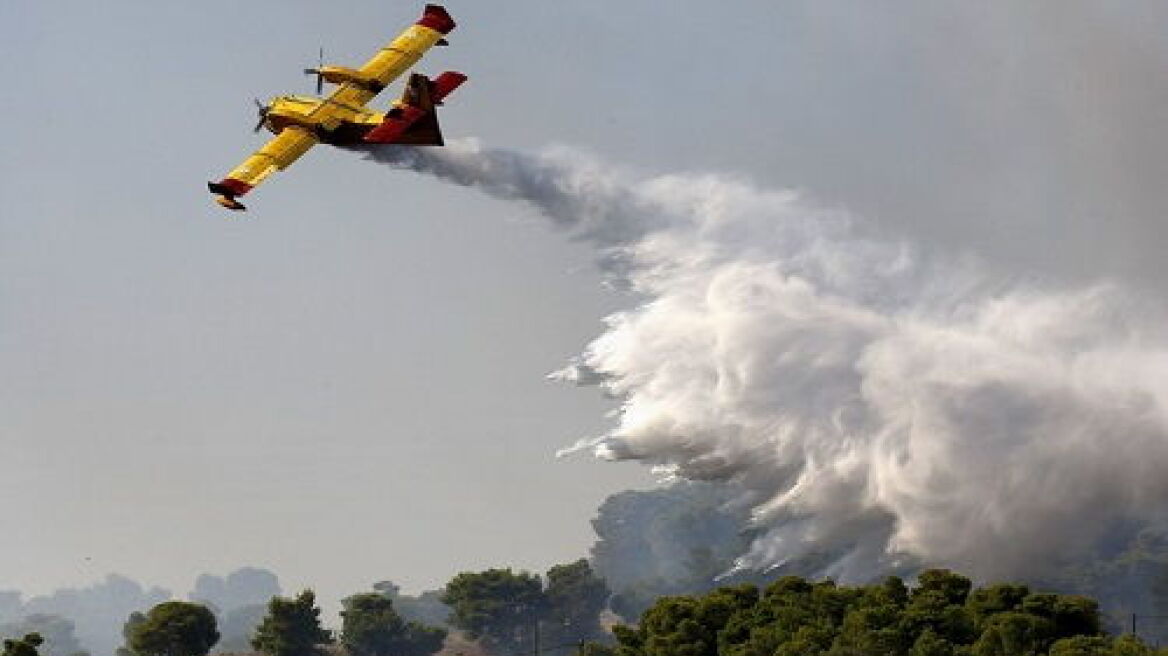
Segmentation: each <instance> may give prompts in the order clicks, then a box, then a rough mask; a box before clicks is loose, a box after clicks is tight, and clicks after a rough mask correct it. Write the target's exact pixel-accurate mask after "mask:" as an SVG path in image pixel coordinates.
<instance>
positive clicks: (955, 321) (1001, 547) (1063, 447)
mask: <svg viewBox="0 0 1168 656" xmlns="http://www.w3.org/2000/svg"><path fill="white" fill-rule="evenodd" d="M367 156H368V157H370V158H372V159H375V160H378V161H381V162H384V163H388V164H392V165H394V166H396V167H399V168H404V169H411V170H415V171H419V172H424V173H428V174H432V175H435V176H437V177H438V178H441V179H443V180H447V181H450V182H453V183H456V184H460V185H467V186H473V187H477V188H479V189H481V190H482V191H484V192H486V193H488V194H490V195H493V196H496V197H500V198H504V199H515V200H519V201H524V202H526V203H528V204H530V205H531V206H533V207H534V208H535V209H537V210H538V211H539V212H541V213H542V214H544V215H546V216H547V217H548V218H550V219H551V220H552V221H553V222H554V223H555V224H557V225H559V226H561V227H563V228H565V229H567V230H569V231H570V232H571V234H573V235H574V236H576V237H578V238H581V239H587V240H591V241H592V242H594V243H595V244H596V245H597V246H598V248H599V249H600V250H601V254H602V257H601V261H602V265H603V266H605V267H606V268H607V269H608V271H609V272H610V273H611V274H612V275H613V276H614V277H617V278H619V279H620V281H621V282H623V283H624V284H626V285H627V286H628V287H629V288H630V289H631V290H632V291H633V292H634V293H635V295H634V297H635V298H638V299H642V301H641V302H639V304H638V305H637V306H636V307H634V308H632V309H630V310H628V311H625V312H621V313H619V314H616V315H613V316H611V317H609V318H608V319H607V326H608V327H607V330H606V331H605V332H604V334H602V335H601V336H599V337H598V338H597V339H596V340H595V341H593V342H592V343H591V344H590V345H589V346H588V348H587V349H586V350H585V352H584V353H583V354H581V355H580V356H579V357H578V359H577V360H576V361H575V362H574V364H573V365H572V366H571V367H569V368H568V369H566V370H565V371H563V372H561V373H560V374H559V377H561V378H563V379H565V380H569V381H576V382H579V383H581V384H595V385H599V386H600V387H602V388H603V389H604V390H605V391H606V392H609V393H611V394H613V395H615V396H616V397H618V398H619V399H621V402H622V403H621V407H620V411H619V417H618V420H617V421H616V425H615V427H614V428H613V429H612V430H611V431H610V432H609V433H608V434H607V435H604V436H601V437H599V438H598V439H596V440H595V441H594V442H593V443H591V446H592V447H594V448H595V451H596V453H597V454H598V455H599V456H601V457H604V458H611V459H636V460H640V461H643V462H645V463H647V464H650V465H653V466H656V467H659V468H662V470H663V471H665V472H667V473H668V474H670V475H673V476H677V477H682V478H686V479H701V480H714V481H727V482H733V483H734V484H735V487H737V488H738V489H742V490H745V492H744V493H743V495H744V496H743V499H742V500H741V501H743V502H746V503H749V504H750V505H751V507H752V508H753V512H752V523H753V527H752V528H753V529H755V530H756V531H758V533H757V535H759V537H758V538H757V539H755V540H754V542H753V544H752V546H751V547H750V549H749V550H748V551H747V552H746V553H743V554H742V555H741V557H740V558H739V566H740V567H743V568H766V567H774V566H779V565H782V564H783V563H786V562H790V561H793V560H797V559H801V558H820V559H822V557H823V555H824V554H830V555H831V556H832V557H831V559H830V561H831V565H830V566H828V567H827V569H826V570H825V571H824V572H823V573H827V574H832V575H835V576H838V577H840V578H842V579H844V580H862V579H867V578H870V577H872V576H874V575H877V574H879V573H880V572H882V571H888V570H889V569H891V568H895V567H897V566H898V565H899V564H900V563H903V562H905V561H906V560H910V559H911V560H915V561H920V562H924V563H927V564H937V565H945V566H951V567H958V568H962V569H964V570H965V571H968V572H970V573H972V574H974V575H976V576H979V577H982V578H992V577H998V576H1017V575H1027V576H1033V575H1039V574H1040V573H1041V569H1042V568H1043V567H1047V566H1054V565H1056V564H1058V563H1059V562H1060V561H1065V560H1067V559H1071V558H1075V557H1077V556H1079V555H1082V554H1084V553H1086V552H1088V551H1089V550H1090V549H1091V548H1092V547H1093V545H1095V544H1096V543H1097V542H1098V541H1099V540H1100V539H1101V538H1103V537H1104V536H1105V535H1106V533H1107V531H1109V530H1110V529H1111V528H1112V527H1113V526H1114V525H1116V524H1117V523H1119V522H1122V521H1150V520H1153V519H1157V518H1160V517H1162V516H1163V514H1164V512H1165V501H1166V500H1168V475H1166V473H1168V414H1166V410H1168V332H1166V330H1165V326H1168V324H1165V322H1164V319H1165V314H1164V313H1163V308H1161V307H1160V306H1159V305H1157V304H1154V303H1151V302H1149V301H1148V300H1146V299H1141V298H1137V297H1134V296H1132V295H1131V294H1128V293H1127V292H1125V290H1123V289H1122V288H1120V287H1118V286H1116V285H1112V284H1102V283H1101V284H1098V285H1094V286H1089V287H1083V288H1075V289H1065V288H1064V289H1052V288H1044V287H1041V286H1037V285H1025V284H1021V283H1016V282H1011V281H1007V280H1000V279H995V278H994V277H993V276H992V275H990V274H988V273H987V272H985V271H984V270H982V268H981V267H979V266H978V265H976V264H974V263H968V262H956V261H952V260H946V259H943V258H941V257H940V256H937V257H935V258H932V259H930V258H928V257H925V256H922V255H920V254H917V253H914V252H913V251H912V249H910V248H908V247H906V246H903V245H899V244H889V243H881V242H878V241H874V240H871V239H867V238H864V237H863V236H862V235H861V233H860V229H859V228H858V227H857V225H856V222H855V221H853V220H852V219H850V218H849V217H848V216H846V215H845V214H843V213H841V212H838V211H829V210H825V209H823V208H821V207H817V206H815V205H813V204H811V203H809V202H807V201H805V200H803V199H801V198H800V197H799V196H798V195H797V194H795V193H792V192H787V191H773V190H763V189H758V188H755V187H754V186H752V185H750V184H748V183H746V182H743V181H740V180H735V179H731V178H727V177H725V176H717V175H666V176H659V177H643V176H638V175H635V174H632V173H630V172H627V171H621V170H617V169H615V168H614V167H612V166H609V165H605V164H603V163H600V162H596V161H593V160H590V159H589V158H586V157H583V156H580V155H578V154H574V153H572V152H570V151H563V150H560V151H553V152H548V153H544V154H540V155H528V154H522V153H515V152H510V151H505V150H497V149H490V148H485V147H482V146H480V145H479V144H478V143H477V142H474V141H466V142H457V143H453V144H451V145H450V146H449V147H447V148H446V149H442V150H438V149H408V148H401V149H396V148H384V149H376V150H371V151H369V152H368V155H367Z"/></svg>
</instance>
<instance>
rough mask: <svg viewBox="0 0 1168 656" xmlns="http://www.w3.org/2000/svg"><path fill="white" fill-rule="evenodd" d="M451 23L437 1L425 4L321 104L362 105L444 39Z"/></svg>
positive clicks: (448, 16)
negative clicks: (414, 19) (419, 13)
mask: <svg viewBox="0 0 1168 656" xmlns="http://www.w3.org/2000/svg"><path fill="white" fill-rule="evenodd" d="M454 27H455V23H454V19H453V18H451V17H450V14H449V13H447V12H446V10H445V9H444V8H442V7H441V6H440V5H426V8H425V10H423V12H422V17H421V18H420V19H418V22H416V23H414V24H413V25H411V26H409V27H408V28H406V29H405V31H403V32H402V33H401V34H399V35H398V36H397V38H396V39H394V40H393V41H392V42H390V43H389V45H387V46H385V47H384V48H382V49H381V50H378V51H377V54H375V55H373V57H372V58H370V59H369V61H367V62H365V65H364V66H362V67H361V68H360V69H359V71H358V74H359V77H360V78H361V79H360V80H358V81H350V82H346V83H345V84H342V85H341V86H340V87H339V88H338V89H337V90H336V91H334V92H333V94H332V95H331V96H329V98H328V101H326V102H325V103H324V104H323V105H321V107H322V108H327V107H330V106H342V107H343V106H361V105H365V104H366V103H368V102H369V101H370V100H372V99H373V97H374V96H376V95H377V94H378V93H380V92H381V90H382V89H384V88H385V87H386V86H387V85H389V83H390V82H393V81H394V80H396V79H397V78H399V77H401V76H402V74H403V73H405V72H406V71H408V70H409V69H410V68H411V67H412V66H413V65H414V64H416V63H418V60H419V59H421V58H422V55H424V54H426V51H427V50H429V49H430V48H433V47H434V46H435V45H438V44H439V43H445V40H444V37H445V36H446V35H447V34H449V33H450V32H451V30H453V29H454ZM325 111H327V109H326V110H325Z"/></svg>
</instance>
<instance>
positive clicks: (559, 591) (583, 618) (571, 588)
mask: <svg viewBox="0 0 1168 656" xmlns="http://www.w3.org/2000/svg"><path fill="white" fill-rule="evenodd" d="M610 595H611V592H609V589H608V585H606V584H605V582H604V579H601V578H600V577H598V576H596V575H595V574H594V573H593V572H592V567H591V566H589V564H588V561H587V560H585V559H583V558H581V559H580V560H577V561H576V562H574V563H568V564H565V565H556V566H555V567H553V568H551V569H549V570H548V572H547V587H546V588H545V589H544V597H545V599H546V608H547V613H546V620H547V623H546V627H547V628H546V633H545V637H546V640H545V644H547V645H549V646H551V645H565V644H569V643H578V642H582V641H586V640H596V639H599V638H601V637H602V636H603V634H604V630H603V629H602V628H601V626H600V612H601V611H602V610H604V607H605V604H606V603H607V602H608V598H609V596H610Z"/></svg>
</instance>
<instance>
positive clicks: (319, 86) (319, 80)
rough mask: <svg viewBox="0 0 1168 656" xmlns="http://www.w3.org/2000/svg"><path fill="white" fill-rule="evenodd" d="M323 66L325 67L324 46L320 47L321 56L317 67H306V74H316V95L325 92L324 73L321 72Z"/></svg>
mask: <svg viewBox="0 0 1168 656" xmlns="http://www.w3.org/2000/svg"><path fill="white" fill-rule="evenodd" d="M322 68H324V48H321V49H320V56H319V58H318V59H317V65H316V68H306V69H304V74H305V75H315V76H316V95H318V96H319V95H321V94H323V93H324V73H323V72H321V69H322Z"/></svg>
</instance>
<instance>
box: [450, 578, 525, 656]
mask: <svg viewBox="0 0 1168 656" xmlns="http://www.w3.org/2000/svg"><path fill="white" fill-rule="evenodd" d="M442 602H443V603H445V604H446V605H447V606H450V608H451V610H452V611H453V612H452V613H451V616H450V624H451V625H452V626H455V627H457V628H459V629H462V630H464V631H466V632H467V634H468V635H469V636H470V637H471V638H473V639H476V640H481V641H482V642H483V644H484V645H485V646H486V647H487V648H488V649H493V650H500V651H507V652H520V651H530V650H531V646H532V641H533V639H534V635H535V624H536V622H537V621H539V619H540V618H542V617H543V615H544V610H545V599H544V594H543V585H542V583H541V581H540V578H539V576H538V575H535V574H530V573H528V572H519V573H515V572H512V571H511V568H507V569H489V570H486V571H483V572H463V573H461V574H459V575H457V576H455V577H454V578H453V579H451V580H450V582H449V583H448V584H446V592H445V593H444V594H443V595H442Z"/></svg>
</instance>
